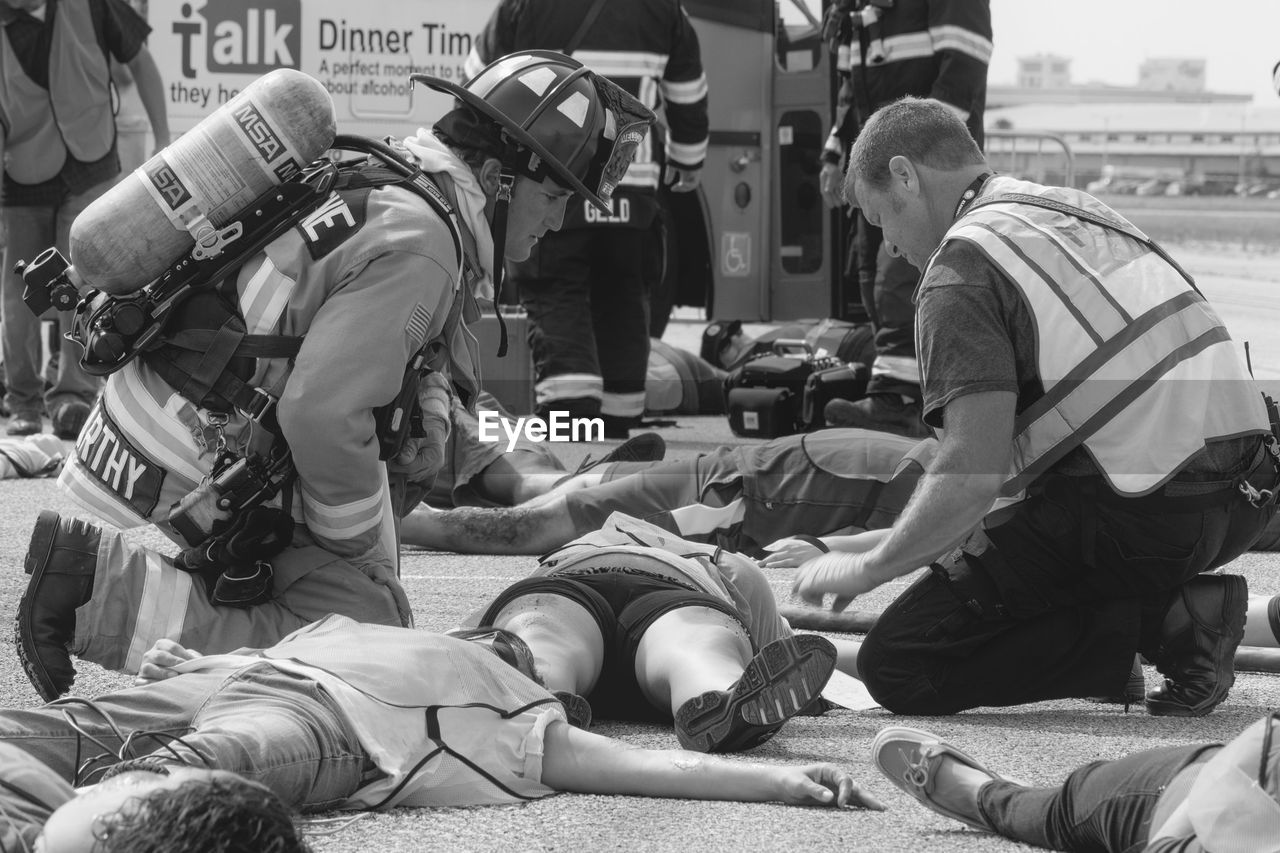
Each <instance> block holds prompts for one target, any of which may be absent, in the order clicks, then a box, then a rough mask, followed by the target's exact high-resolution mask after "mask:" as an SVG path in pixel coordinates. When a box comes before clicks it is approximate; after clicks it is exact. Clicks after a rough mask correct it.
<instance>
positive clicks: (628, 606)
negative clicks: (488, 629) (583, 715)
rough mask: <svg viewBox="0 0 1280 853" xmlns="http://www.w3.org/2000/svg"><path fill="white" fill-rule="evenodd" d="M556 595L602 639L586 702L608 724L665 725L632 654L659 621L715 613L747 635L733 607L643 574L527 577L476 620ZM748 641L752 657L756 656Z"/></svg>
mask: <svg viewBox="0 0 1280 853" xmlns="http://www.w3.org/2000/svg"><path fill="white" fill-rule="evenodd" d="M534 594H543V595H546V594H551V595H560V596H563V597H565V598H567V599H569V600H570V601H574V602H576V603H578V604H580V605H581V606H582V607H584V608H586V610H587V612H588V613H590V614H591V616H592V618H593V619H595V621H596V625H598V626H599V627H600V636H601V637H603V638H604V664H603V666H602V667H601V671H600V678H599V679H598V680H597V681H596V686H595V689H594V690H592V691H591V695H590V696H588V697H586V698H587V699H588V700H589V701H590V702H591V708H592V711H593V712H594V714H595V716H597V717H599V718H601V719H612V720H645V721H665V720H670V719H671V709H670V708H655V707H653V706H652V705H651V704H650V703H649V701H648V700H647V699H645V697H644V694H643V693H642V692H641V691H640V685H639V683H638V682H637V681H636V649H637V648H639V645H640V638H641V637H643V636H644V632H645V631H647V630H648V629H649V626H650V625H652V624H653V623H654V622H655V621H657V619H658V618H659V617H661V616H664V615H666V614H667V613H670V612H671V611H673V610H678V609H680V608H682V607H709V608H711V609H712V610H719V611H720V612H722V613H725V614H727V615H728V616H731V617H733V618H734V619H735V620H737V621H738V622H739V624H742V629H743V631H744V632H745V633H746V634H747V636H748V637H750V635H751V632H750V630H749V629H748V627H747V625H746V624H745V623H743V621H742V617H741V615H740V614H739V613H738V611H737V610H736V609H735V608H734V607H733V605H732V604H730V603H728V602H727V601H723V600H722V599H719V598H716V597H715V596H713V595H709V594H707V593H705V592H700V591H699V590H696V589H694V588H693V587H691V586H686V585H684V584H681V583H679V582H677V581H674V580H671V579H669V578H664V577H658V576H655V575H650V574H646V573H639V572H627V571H609V572H599V573H594V574H572V575H552V576H549V577H536V578H525V579H524V580H521V581H517V582H516V583H514V584H512V585H511V586H509V587H507V588H506V589H505V590H503V591H502V592H501V593H500V594H499V595H498V597H497V598H495V599H494V600H493V603H492V604H490V605H489V608H488V610H486V611H485V613H484V616H483V617H481V619H480V624H481V625H482V626H488V625H492V624H493V620H494V619H495V618H496V617H497V615H498V613H500V612H501V611H502V608H503V607H505V606H507V605H508V604H510V603H511V602H512V601H514V600H515V599H517V598H520V597H521V596H525V595H534ZM755 651H756V649H755V640H754V639H753V640H752V652H755Z"/></svg>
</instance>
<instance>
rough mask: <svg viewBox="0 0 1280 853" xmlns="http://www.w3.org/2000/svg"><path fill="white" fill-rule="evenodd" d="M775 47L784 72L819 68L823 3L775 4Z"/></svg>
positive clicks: (785, 0) (789, 0)
mask: <svg viewBox="0 0 1280 853" xmlns="http://www.w3.org/2000/svg"><path fill="white" fill-rule="evenodd" d="M774 8H775V9H776V11H777V15H776V17H775V21H776V24H775V27H774V36H775V39H774V40H775V45H776V48H777V49H776V56H777V61H778V67H779V68H781V69H782V70H783V71H793V72H794V71H812V70H813V69H814V68H817V67H818V60H819V58H820V57H819V54H818V52H819V51H820V50H823V44H822V0H776V2H775V3H774Z"/></svg>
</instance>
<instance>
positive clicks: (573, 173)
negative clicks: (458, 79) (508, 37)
mask: <svg viewBox="0 0 1280 853" xmlns="http://www.w3.org/2000/svg"><path fill="white" fill-rule="evenodd" d="M412 79H413V80H415V81H418V82H421V83H424V84H426V85H427V86H430V87H431V88H433V89H437V90H439V91H442V92H447V93H449V94H452V95H454V96H455V97H457V98H458V99H459V100H461V101H462V103H463V104H464V105H465V107H467V108H470V109H465V108H463V109H456V110H454V111H453V112H451V113H449V114H448V115H446V116H444V117H443V118H442V119H441V120H440V122H438V123H437V125H436V126H437V128H439V129H441V130H443V131H444V132H445V134H446V135H448V136H450V137H452V138H454V139H460V138H465V137H466V136H468V135H469V131H470V130H473V129H474V123H475V121H476V119H478V118H481V117H483V118H485V119H488V120H489V121H490V122H493V123H494V124H496V125H498V126H499V127H500V128H501V129H502V136H503V138H504V141H505V145H506V146H513V147H514V149H515V151H513V152H511V153H513V154H515V155H518V156H517V157H516V160H515V164H514V165H515V168H517V169H518V170H519V171H520V172H522V173H523V174H525V175H528V176H529V177H531V178H533V179H535V180H542V179H543V178H545V177H547V176H548V174H549V175H550V177H551V178H552V179H553V180H555V181H556V182H557V183H559V184H561V185H562V186H564V187H565V188H566V189H571V190H573V191H574V192H576V193H578V194H579V195H581V196H583V197H584V198H586V199H587V200H588V201H590V202H592V203H593V204H595V205H597V206H598V207H600V208H601V209H602V210H606V211H607V210H608V209H609V204H608V201H609V198H610V196H612V195H613V190H614V188H615V187H617V185H618V182H619V181H620V180H621V179H622V176H623V175H624V174H626V171H627V166H629V165H630V163H631V159H632V156H633V155H634V153H635V150H636V148H637V147H638V146H639V145H640V143H641V142H643V141H644V136H645V133H646V132H647V131H648V129H649V125H651V124H652V123H653V121H654V116H653V113H652V112H651V111H650V110H648V109H647V108H645V107H644V106H643V105H642V104H641V103H640V102H639V101H638V100H636V99H635V98H634V97H632V96H631V95H630V94H628V93H627V92H626V91H624V90H623V89H621V88H620V87H619V86H617V85H616V84H614V83H612V82H610V81H608V80H606V79H605V78H603V77H601V76H600V75H598V74H596V73H594V72H592V71H591V70H590V69H588V68H587V67H586V66H584V65H583V64H582V63H581V62H578V61H577V60H575V59H571V58H569V57H568V56H565V55H564V54H562V53H556V52H554V51H550V50H526V51H521V52H518V53H512V54H509V55H507V56H504V57H501V58H500V59H497V60H495V61H493V62H491V63H490V64H489V65H487V66H485V68H484V69H483V70H482V71H481V72H480V73H479V74H477V75H476V76H475V77H473V78H472V79H471V80H470V81H469V82H467V84H466V85H465V86H463V85H458V84H457V83H454V82H451V81H448V80H443V79H441V78H439V77H431V76H428V75H426V74H414V75H413V76H412ZM468 124H470V125H472V127H470V128H469V127H467V125H468ZM504 159H505V158H504Z"/></svg>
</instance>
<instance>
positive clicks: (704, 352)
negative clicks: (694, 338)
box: [698, 320, 755, 370]
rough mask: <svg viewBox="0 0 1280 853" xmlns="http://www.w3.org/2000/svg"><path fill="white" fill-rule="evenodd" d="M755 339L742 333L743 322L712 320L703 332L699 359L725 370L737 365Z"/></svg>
mask: <svg viewBox="0 0 1280 853" xmlns="http://www.w3.org/2000/svg"><path fill="white" fill-rule="evenodd" d="M754 343H755V338H753V337H751V336H750V335H747V334H746V333H745V332H743V331H742V321H741V320H712V321H711V322H710V323H708V324H707V327H706V328H705V329H703V330H702V346H701V348H700V351H699V353H698V355H699V357H700V358H701V359H702V360H703V361H705V362H708V363H709V364H714V365H715V366H716V367H720V368H723V369H725V370H728V369H730V368H731V367H734V366H736V365H737V363H738V362H739V361H740V360H741V359H742V356H743V355H745V354H746V353H747V351H748V350H750V349H751V346H752V344H754Z"/></svg>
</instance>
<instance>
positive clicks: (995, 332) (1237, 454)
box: [916, 240, 1258, 477]
mask: <svg viewBox="0 0 1280 853" xmlns="http://www.w3.org/2000/svg"><path fill="white" fill-rule="evenodd" d="M917 299H918V300H919V301H918V303H917V306H916V323H917V324H918V328H919V335H920V345H919V354H918V355H919V359H920V371H921V375H922V376H923V377H924V382H923V391H924V420H925V423H927V424H929V425H930V426H932V427H937V428H941V427H942V426H943V412H944V410H945V409H946V407H947V405H948V404H949V403H950V402H951V401H952V400H955V399H957V398H958V397H963V396H964V395H966V394H976V393H980V392H984V391H1010V392H1012V393H1014V394H1017V396H1018V401H1017V408H1016V411H1017V412H1018V413H1021V412H1023V411H1024V410H1025V409H1026V408H1027V407H1028V406H1030V405H1031V404H1032V403H1033V402H1035V401H1036V400H1037V399H1039V398H1040V397H1041V396H1043V395H1044V386H1043V384H1042V383H1041V381H1040V378H1039V372H1038V369H1037V350H1038V344H1039V342H1038V338H1037V335H1036V326H1035V320H1034V318H1033V316H1032V313H1031V308H1030V307H1029V306H1028V305H1027V302H1026V299H1025V297H1024V296H1023V294H1022V291H1021V290H1020V289H1019V288H1018V286H1017V285H1015V284H1014V283H1013V282H1012V281H1010V280H1009V279H1008V277H1007V276H1006V275H1005V273H1004V271H1003V270H1001V269H999V268H998V267H997V266H996V265H995V264H994V263H992V261H991V260H990V259H989V258H988V257H987V256H986V255H985V254H984V253H983V252H982V250H980V249H979V248H978V247H977V246H975V245H973V244H972V243H969V242H967V241H964V240H954V241H952V242H950V243H948V244H947V245H946V247H945V248H943V249H942V251H941V252H940V253H939V254H938V257H937V258H936V259H935V260H934V263H933V266H932V267H930V269H929V274H928V276H927V277H926V279H925V281H924V282H922V283H921V286H920V290H919V291H918V293H917ZM1257 440H1258V439H1257V436H1245V437H1243V438H1233V439H1226V440H1223V441H1217V442H1213V443H1212V444H1210V445H1208V446H1207V447H1206V449H1205V451H1202V452H1201V453H1198V454H1196V456H1194V457H1193V458H1192V459H1191V460H1190V461H1189V462H1188V463H1187V464H1186V466H1184V467H1183V469H1182V471H1181V472H1180V474H1182V475H1192V476H1193V477H1194V475H1213V476H1214V477H1217V476H1219V475H1222V474H1226V473H1234V472H1235V471H1236V469H1238V467H1239V466H1240V464H1241V462H1242V459H1243V457H1246V456H1247V455H1251V450H1252V449H1253V448H1254V447H1255V446H1256V444H1257ZM1244 461H1247V460H1244ZM1050 470H1052V471H1054V472H1056V473H1059V474H1068V475H1071V476H1087V475H1096V474H1099V473H1100V471H1099V469H1098V466H1097V464H1096V463H1095V462H1094V461H1093V458H1092V457H1091V456H1090V455H1089V453H1088V451H1087V450H1086V449H1084V448H1083V447H1081V448H1077V449H1076V450H1073V451H1071V452H1070V453H1068V454H1067V455H1066V456H1064V457H1063V458H1062V459H1061V460H1060V461H1059V462H1058V463H1057V464H1055V465H1054V466H1053V467H1052V468H1051V469H1050Z"/></svg>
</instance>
